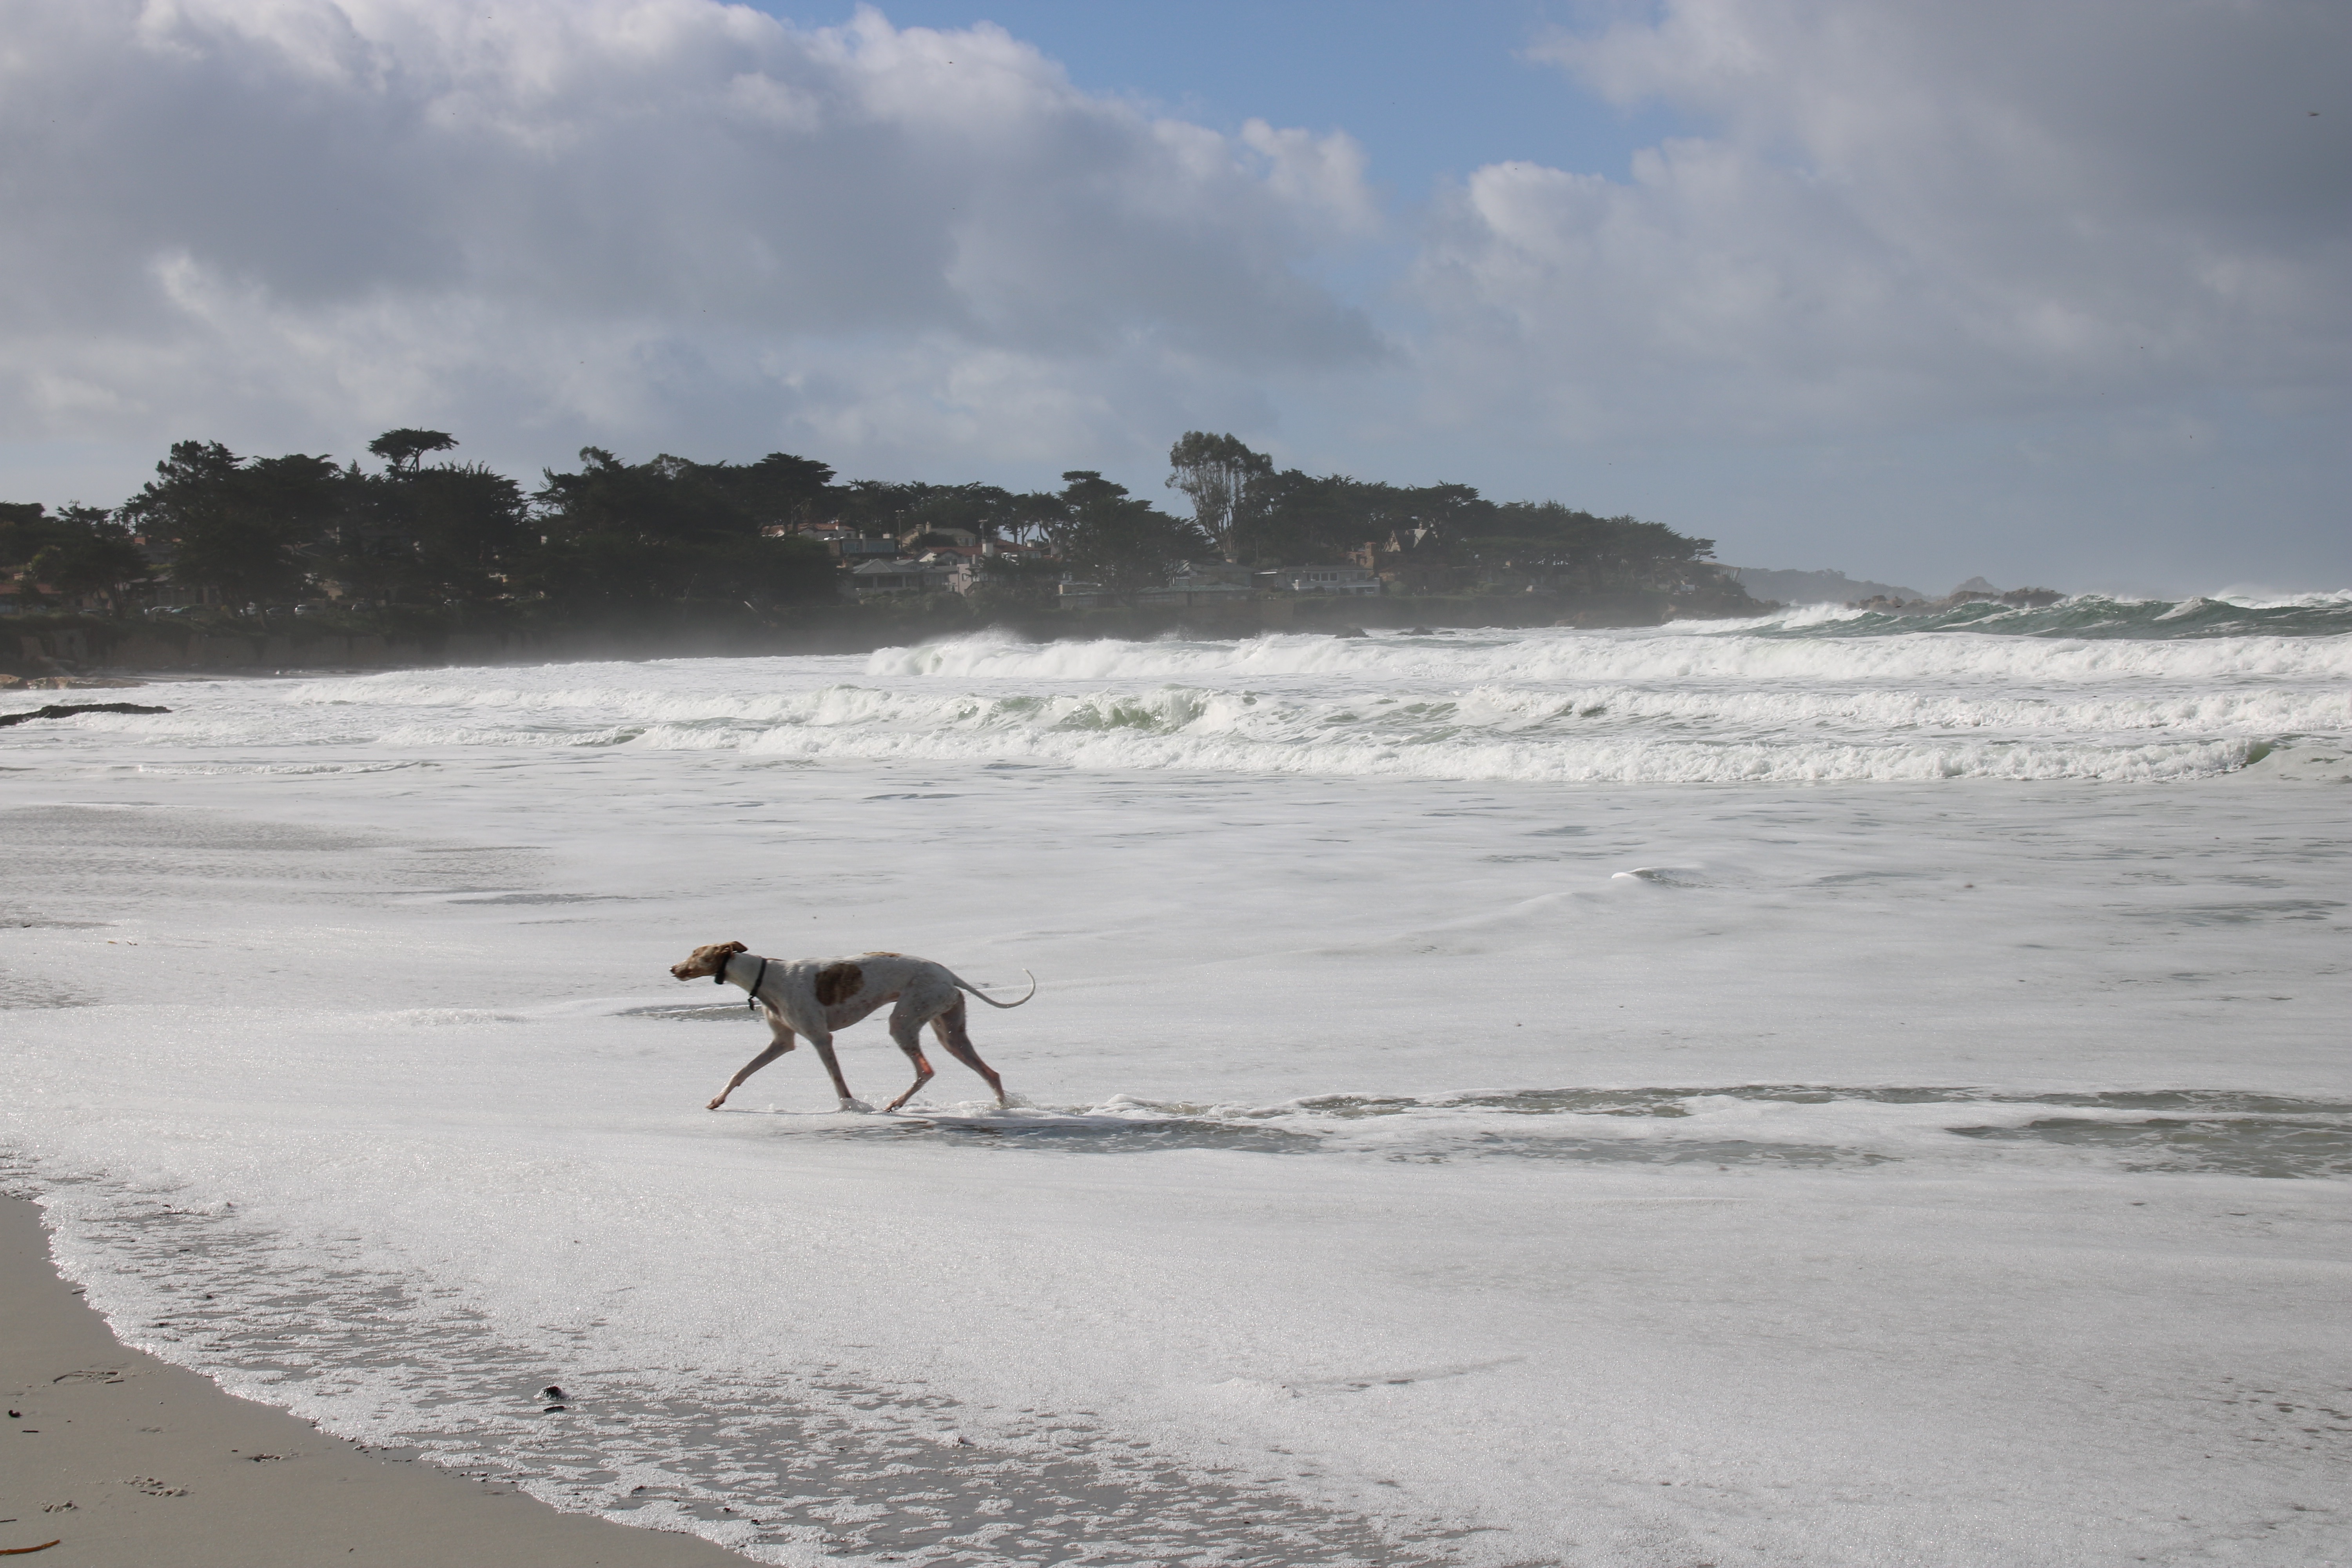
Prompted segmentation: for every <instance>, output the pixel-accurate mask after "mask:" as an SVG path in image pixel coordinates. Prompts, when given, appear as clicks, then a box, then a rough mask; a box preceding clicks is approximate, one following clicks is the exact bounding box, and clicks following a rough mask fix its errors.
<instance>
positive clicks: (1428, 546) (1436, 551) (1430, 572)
mask: <svg viewBox="0 0 2352 1568" xmlns="http://www.w3.org/2000/svg"><path fill="white" fill-rule="evenodd" d="M1349 560H1351V561H1353V562H1354V563H1356V564H1357V565H1359V566H1361V567H1363V568H1364V569H1365V570H1366V571H1368V572H1370V573H1371V574H1373V575H1374V576H1376V577H1378V578H1379V579H1380V580H1381V582H1383V583H1386V584H1391V586H1393V587H1394V589H1395V590H1396V592H1398V593H1400V594H1442V593H1444V592H1445V591H1446V590H1447V589H1448V588H1450V587H1452V586H1453V585H1454V577H1455V575H1456V571H1455V565H1454V548H1453V546H1452V545H1451V544H1450V543H1448V542H1446V539H1445V537H1444V535H1443V534H1441V533H1439V532H1438V531H1437V530H1435V529H1433V528H1428V527H1421V528H1400V529H1395V530H1392V531H1391V532H1390V534H1389V536H1388V538H1387V539H1385V540H1379V539H1367V540H1366V541H1364V542H1363V543H1361V544H1360V545H1358V546H1357V547H1356V548H1355V549H1354V550H1352V551H1350V552H1349Z"/></svg>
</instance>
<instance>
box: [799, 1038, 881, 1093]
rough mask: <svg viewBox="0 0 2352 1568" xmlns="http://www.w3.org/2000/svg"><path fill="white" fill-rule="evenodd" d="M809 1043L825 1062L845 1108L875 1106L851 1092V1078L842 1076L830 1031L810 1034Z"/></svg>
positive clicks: (818, 1056) (835, 1090)
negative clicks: (835, 1056)
mask: <svg viewBox="0 0 2352 1568" xmlns="http://www.w3.org/2000/svg"><path fill="white" fill-rule="evenodd" d="M809 1044H810V1045H812V1046H814V1047H816V1059H817V1060H819V1061H821V1062H823V1063H824V1072H825V1076H826V1077H827V1078H829V1079H833V1092H834V1093H835V1094H836V1095H838V1096H840V1098H841V1109H842V1110H873V1109H874V1108H873V1107H872V1106H870V1105H867V1104H866V1103H865V1102H864V1101H863V1100H859V1099H858V1098H857V1097H856V1095H854V1094H852V1093H850V1092H849V1080H848V1079H845V1078H843V1077H842V1076H841V1063H840V1062H838V1061H836V1060H835V1058H834V1055H833V1036H832V1035H831V1034H830V1033H826V1034H822V1035H820V1034H816V1033H814V1032H812V1033H811V1034H810V1035H809Z"/></svg>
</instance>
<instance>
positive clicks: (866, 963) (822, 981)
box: [669, 942, 1037, 1110]
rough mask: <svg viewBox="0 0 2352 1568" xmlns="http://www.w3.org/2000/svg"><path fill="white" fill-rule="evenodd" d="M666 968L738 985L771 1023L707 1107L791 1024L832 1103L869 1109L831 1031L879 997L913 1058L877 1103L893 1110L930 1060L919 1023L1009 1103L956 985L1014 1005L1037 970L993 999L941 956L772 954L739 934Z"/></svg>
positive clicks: (772, 1055) (788, 1041)
mask: <svg viewBox="0 0 2352 1568" xmlns="http://www.w3.org/2000/svg"><path fill="white" fill-rule="evenodd" d="M669 972H670V973H671V974H673V975H675V976H677V978H678V979H680V980H701V979H704V978H709V979H712V980H715V981H717V982H718V983H719V984H721V985H729V984H733V985H740V986H741V987H742V988H743V989H744V990H746V991H748V992H750V993H751V1000H752V1001H754V1002H755V1003H757V1004H759V1005H760V1008H761V1011H762V1012H764V1013H766V1014H767V1016H768V1027H769V1028H771V1029H772V1030H773V1031H774V1032H775V1037H774V1040H773V1042H772V1044H771V1045H770V1046H769V1047H768V1048H767V1049H766V1050H764V1051H761V1053H760V1054H759V1055H758V1056H756V1057H753V1058H751V1060H750V1061H748V1062H745V1063H744V1064H743V1070H742V1071H740V1072H739V1073H737V1074H736V1075H735V1076H734V1077H733V1078H730V1079H728V1080H727V1087H726V1088H725V1089H720V1090H719V1098H718V1099H716V1100H712V1101H711V1102H710V1109H711V1110H718V1109H719V1107H720V1106H722V1105H724V1104H726V1103H727V1097H728V1096H729V1095H730V1094H732V1093H734V1092H735V1090H736V1089H737V1088H738V1087H739V1086H740V1085H741V1083H742V1081H743V1080H744V1079H747V1078H750V1077H751V1075H752V1074H753V1073H755V1072H758V1071H759V1070H760V1069H761V1068H763V1067H766V1066H767V1065H768V1064H769V1063H770V1062H772V1061H774V1060H775V1059H776V1058H778V1057H780V1056H782V1055H783V1054H784V1053H785V1052H786V1051H789V1050H791V1049H792V1048H793V1035H794V1033H795V1032H797V1033H799V1034H803V1035H806V1036H807V1037H808V1042H809V1044H810V1045H812V1046H814V1047H816V1055H817V1059H818V1060H819V1061H821V1062H823V1063H824V1070H825V1074H826V1076H827V1077H829V1078H831V1079H833V1091H834V1093H835V1094H837V1095H839V1096H840V1097H841V1109H842V1110H871V1109H872V1107H870V1106H867V1105H865V1104H862V1103H860V1102H859V1101H858V1100H857V1099H856V1097H855V1096H853V1095H852V1094H851V1093H850V1092H849V1085H848V1083H847V1082H846V1081H845V1080H844V1079H843V1078H842V1076H841V1064H840V1063H839V1062H837V1061H835V1059H834V1056H833V1032H834V1031H835V1029H845V1028H847V1027H849V1026H850V1025H852V1024H855V1023H856V1022H857V1020H859V1019H860V1018H863V1017H865V1016H866V1015H867V1014H868V1013H871V1012H873V1011H874V1010H875V1009H877V1007H880V1006H881V1005H883V1004H884V1003H885V1002H896V1003H897V1004H898V1005H897V1006H895V1007H893V1008H891V1009H890V1037H891V1038H892V1039H894V1040H896V1041H898V1048H899V1049H900V1050H902V1051H904V1052H906V1053H907V1058H908V1060H909V1061H911V1062H913V1063H914V1064H915V1086H914V1088H913V1089H908V1091H907V1092H906V1093H904V1094H902V1095H900V1096H899V1097H898V1099H896V1100H892V1101H891V1102H890V1103H889V1104H888V1105H887V1107H885V1108H884V1109H886V1110H898V1108H899V1107H900V1106H902V1105H904V1104H906V1103H907V1101H908V1100H912V1099H914V1098H915V1095H916V1093H917V1091H918V1090H919V1089H921V1088H922V1087H923V1085H925V1084H927V1083H929V1082H930V1081H931V1064H930V1063H929V1062H927V1061H925V1060H924V1059H923V1044H922V1037H921V1030H922V1027H923V1026H924V1025H925V1024H929V1026H931V1032H932V1033H933V1034H935V1035H937V1036H938V1037H939V1040H940V1045H942V1046H944V1047H947V1053H948V1055H950V1056H951V1057H953V1058H955V1059H956V1060H958V1061H960V1062H961V1063H963V1065H964V1066H966V1067H968V1068H971V1070H972V1071H974V1072H976V1073H978V1074H979V1075H980V1076H981V1077H982V1078H984V1079H987V1080H988V1087H989V1088H991V1089H994V1090H995V1091H996V1103H997V1104H999V1105H1010V1104H1011V1103H1012V1101H1011V1100H1006V1099H1005V1098H1004V1084H1003V1080H1001V1079H998V1078H997V1076H996V1069H995V1068H992V1067H990V1066H989V1065H988V1064H987V1063H986V1062H984V1061H982V1060H981V1059H980V1053H979V1052H978V1051H975V1050H973V1049H972V1048H971V1036H970V1035H968V1034H966V1033H965V1032H964V1002H963V994H964V993H965V992H967V991H969V992H971V994H973V995H974V996H977V997H979V998H980V999H981V1000H982V1001H983V1002H985V1003H987V1004H988V1005H990V1006H992V1007H1018V1006H1019V1005H1021V1002H1026V1001H1027V1000H1029V996H1034V995H1035V994H1037V977H1036V976H1035V975H1034V974H1029V972H1028V971H1027V970H1025V969H1024V970H1023V971H1022V972H1021V973H1024V974H1029V996H1024V997H1023V998H1021V1002H999V1001H998V1000H997V999H996V998H995V997H993V996H991V995H988V994H986V993H984V992H982V990H981V989H980V988H979V987H978V986H976V985H973V984H970V983H969V982H966V981H962V980H959V979H957V978H956V976H955V975H954V974H953V973H950V971H949V969H948V967H947V965H945V964H943V963H932V962H931V961H930V960H929V959H927V958H908V956H907V955H906V954H904V953H902V952H861V953H859V954H858V955H857V956H856V957H855V958H793V959H782V958H775V959H771V958H761V957H760V956H759V955H758V954H757V953H754V952H746V951H745V950H744V947H743V944H742V943H741V942H713V943H711V944H710V945H709V946H708V947H698V948H696V949H695V950H694V952H692V953H691V954H689V955H688V958H687V960H686V962H685V963H673V964H671V965H670V966H669Z"/></svg>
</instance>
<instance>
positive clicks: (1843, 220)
mask: <svg viewBox="0 0 2352 1568" xmlns="http://www.w3.org/2000/svg"><path fill="white" fill-rule="evenodd" d="M2345 34H2346V29H2345V27H2344V26H2343V15H2342V12H2341V10H2340V9H2337V8H2335V7H2331V6H2327V5H2306V4H2296V3H2293V0H2281V3H2277V4H2236V3H2224V0H2117V3H2113V4H2102V3H2091V4H2074V5H2050V4H2048V3H2046V0H1986V3H1982V4H1976V5H1946V4H1942V3H1940V0H1666V3H1665V4H1664V5H1662V6H1661V7H1659V8H1658V9H1657V10H1656V11H1655V12H1654V13H1649V14H1645V15H1644V16H1643V17H1641V18H1640V19H1637V20H1629V21H1623V22H1621V23H1619V24H1618V25H1616V26H1611V27H1609V28H1607V29H1605V30H1603V31H1601V32H1599V33H1597V34H1592V35H1588V36H1581V37H1579V36H1571V35H1566V34H1560V35H1555V36H1553V37H1549V38H1548V39H1546V40H1545V41H1544V42H1543V43H1541V44H1540V45H1539V46H1538V48H1537V49H1536V50H1535V51H1534V52H1535V53H1536V54H1537V56H1538V58H1543V59H1546V60H1549V61H1551V62H1554V63H1556V64H1558V65H1559V66H1560V67H1561V68H1563V69H1564V70H1566V71H1567V72H1568V73H1570V75H1571V76H1572V77H1573V78H1575V79H1577V80H1579V81H1580V82H1582V83H1583V84H1585V85H1586V86H1588V87H1589V88H1591V89H1593V90H1595V91H1597V92H1599V93H1601V95H1603V96H1604V97H1606V98H1608V99H1610V100H1612V101H1615V102H1618V103H1620V104H1624V105H1634V104H1639V103H1643V102H1647V101H1661V102H1664V103H1665V104H1667V105H1669V106H1671V107H1672V108H1673V109H1675V110H1677V111H1679V112H1680V113H1681V114H1682V115H1684V116H1685V117H1686V118H1687V119H1688V120H1689V121H1691V122H1692V123H1693V124H1695V125H1698V126H1701V127H1704V128H1705V133H1704V134H1699V135H1694V136H1690V137H1686V138H1683V139H1677V140H1672V141H1668V142H1664V143H1663V144H1661V145H1659V146H1656V147H1654V148H1651V149H1648V150H1646V151H1644V152H1643V153H1641V154H1640V155H1638V156H1637V157H1636V159H1635V160H1634V163H1633V171H1632V176H1631V178H1630V179H1628V180H1624V181H1616V180H1610V179H1604V178H1601V177H1600V176H1597V175H1590V174H1571V173H1567V172H1563V171H1560V170H1557V169H1550V168H1544V167H1539V166H1537V165H1533V164H1527V163H1503V164H1496V165H1491V166H1488V167H1486V168H1482V169H1480V170H1478V171H1476V172H1475V174H1472V175H1471V176H1470V177H1469V178H1468V179H1467V180H1466V181H1465V182H1463V183H1462V184H1460V185H1459V186H1458V187H1456V188H1455V189H1454V190H1452V191H1451V192H1449V193H1447V194H1446V195H1445V196H1444V199H1443V201H1442V202H1441V205H1440V209H1439V212H1438V213H1437V215H1436V217H1435V219H1434V221H1433V228H1432V232H1431V235H1430V237H1429V241H1428V244H1427V247H1426V248H1425V250H1424V252H1423V256H1422V258H1421V259H1420V262H1419V264H1418V266H1417V268H1416V270H1415V273H1414V277H1413V280H1412V292H1413V296H1414V298H1415V299H1416V300H1418V301H1420V302H1421V303H1423V305H1424V306H1426V307H1427V308H1428V309H1430V310H1432V311H1433V314H1434V316H1435V319H1436V321H1437V322H1438V326H1437V330H1436V331H1435V332H1434V333H1433V335H1432V337H1431V338H1430V339H1429V341H1428V342H1427V343H1426V344H1425V345H1424V350H1423V352H1424V355H1425V363H1426V366H1427V368H1428V371H1429V373H1430V375H1431V378H1432V379H1431V384H1430V407H1431V410H1432V412H1433V414H1435V415H1436V416H1438V417H1440V418H1442V419H1446V420H1450V421H1459V422H1468V421H1472V420H1476V421H1480V422H1486V421H1491V420H1494V419H1496V418H1501V419H1505V420H1509V421H1514V422H1516V423H1517V425H1518V426H1520V427H1522V428H1524V429H1526V430H1528V432H1529V433H1531V434H1532V433H1549V434H1551V435H1554V436H1564V437H1571V438H1573V437H1594V438H1612V439H1622V438H1626V437H1637V438H1644V439H1658V438H1675V437H1700V438H1735V439H1738V438H1774V439H1778V438H1790V437H1796V438H1802V437H1809V436H1813V435H1819V434H1822V433H1825V432H1837V433H1846V434H1850V433H1853V432H1855V431H1858V430H1861V429H1865V428H1871V427H1883V426H1889V425H1894V426H1919V425H1921V424H1923V423H1927V422H1933V421H1937V420H1946V419H1951V418H1954V417H1961V418H1976V417H1996V418H1998V417H2009V416H2020V415H2029V414H2032V413H2035V412H2039V411H2052V410H2066V409H2082V408H2087V407H2098V406H2127V405H2141V404H2147V403H2151V402H2162V401H2164V400H2166V399H2168V398H2174V397H2179V396H2194V395H2207V394H2210V393H2213V392H2215V391H2217V390H2231V391H2238V392H2252V393H2277V392H2294V391H2298V390H2305V389H2312V388H2324V387H2334V388H2338V389H2340V387H2341V384H2342V370H2343V365H2344V363H2346V353H2347V348H2352V293H2347V290H2346V289H2345V288H2344V287H2343V282H2344V279H2346V278H2347V276H2352V136H2348V135H2347V132H2352V115H2347V113H2346V112H2345V110H2347V108H2352V106H2347V105H2346V104H2345V103H2344V101H2343V93H2342V81H2343V77H2342V72H2343V70H2344V68H2345V67H2346V64H2347V58H2346V57H2347V50H2346V48H2345V43H2346V37H2345ZM2313 109H2325V110H2328V111H2329V112H2328V113H2327V114H2323V115H2321V116H2318V117H2314V116H2312V115H2311V114H2310V112H2309V110H2313Z"/></svg>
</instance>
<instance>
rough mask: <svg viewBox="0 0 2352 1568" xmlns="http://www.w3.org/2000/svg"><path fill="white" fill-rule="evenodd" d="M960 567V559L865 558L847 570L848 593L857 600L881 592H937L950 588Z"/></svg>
mask: <svg viewBox="0 0 2352 1568" xmlns="http://www.w3.org/2000/svg"><path fill="white" fill-rule="evenodd" d="M963 569H964V566H963V563H961V562H960V561H956V562H950V561H940V560H923V561H915V560H909V559H908V558H906V557H904V556H899V557H894V558H893V559H891V560H888V561H867V562H865V563H862V564H859V565H856V566H853V567H851V568H850V569H849V571H848V574H847V575H848V578H849V592H850V595H851V596H853V597H855V598H859V599H870V598H873V597H875V596H876V595H881V594H936V593H940V592H942V591H944V590H946V589H948V588H950V587H951V586H952V585H953V581H954V578H955V575H956V574H957V573H958V572H959V571H961V570H963Z"/></svg>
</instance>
